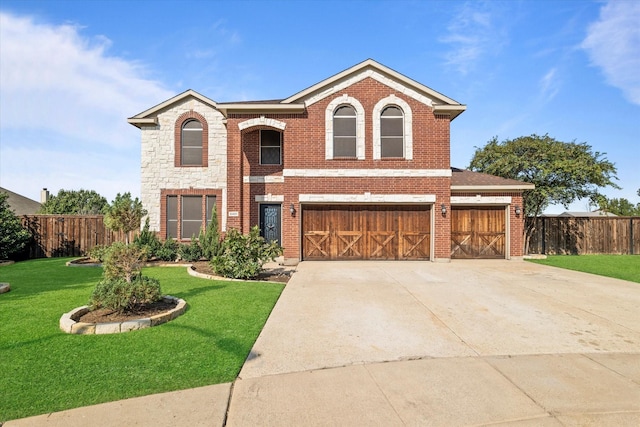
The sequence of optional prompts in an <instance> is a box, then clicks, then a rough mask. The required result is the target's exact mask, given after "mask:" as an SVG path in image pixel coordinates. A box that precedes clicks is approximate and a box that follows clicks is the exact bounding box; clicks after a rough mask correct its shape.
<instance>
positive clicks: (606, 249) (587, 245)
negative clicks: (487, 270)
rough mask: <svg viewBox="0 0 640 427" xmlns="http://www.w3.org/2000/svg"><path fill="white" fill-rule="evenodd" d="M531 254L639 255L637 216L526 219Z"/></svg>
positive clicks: (639, 233)
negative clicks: (531, 228) (533, 227)
mask: <svg viewBox="0 0 640 427" xmlns="http://www.w3.org/2000/svg"><path fill="white" fill-rule="evenodd" d="M526 221H527V226H529V225H531V223H532V222H533V223H534V225H535V230H534V232H533V234H532V235H531V240H530V241H529V253H531V254H549V255H555V254H557V255H562V254H577V255H585V254H635V255H638V254H640V217H637V216H636V217H605V216H603V217H582V218H581V217H538V218H527V220H526Z"/></svg>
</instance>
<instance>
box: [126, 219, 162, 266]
mask: <svg viewBox="0 0 640 427" xmlns="http://www.w3.org/2000/svg"><path fill="white" fill-rule="evenodd" d="M149 228H150V227H149V217H147V219H146V220H145V222H144V227H143V228H142V231H141V232H140V234H137V235H136V237H134V238H133V244H134V245H136V246H138V247H139V248H141V249H144V251H145V252H146V254H147V257H149V258H154V257H157V256H158V250H160V248H161V247H162V242H160V239H159V238H158V236H157V235H156V233H155V232H153V231H151V230H149Z"/></svg>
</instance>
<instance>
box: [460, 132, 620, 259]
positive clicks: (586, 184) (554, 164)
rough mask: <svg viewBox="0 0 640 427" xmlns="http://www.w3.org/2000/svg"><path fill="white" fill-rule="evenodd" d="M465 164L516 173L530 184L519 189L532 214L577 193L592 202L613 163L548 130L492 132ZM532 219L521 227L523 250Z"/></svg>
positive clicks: (608, 180) (607, 182) (608, 181)
mask: <svg viewBox="0 0 640 427" xmlns="http://www.w3.org/2000/svg"><path fill="white" fill-rule="evenodd" d="M469 169H471V170H473V171H476V172H484V173H488V174H491V175H496V176H500V177H503V178H510V179H517V180H520V181H524V182H529V183H532V184H535V186H536V187H535V189H533V190H527V191H525V192H524V193H523V199H524V209H525V214H526V216H532V217H536V216H539V215H540V214H541V213H542V211H543V210H544V209H545V208H546V207H547V206H549V205H550V204H558V203H559V204H562V205H563V206H564V207H565V208H568V207H569V204H570V203H572V202H574V201H575V200H578V199H584V198H589V199H591V200H592V201H594V202H596V201H597V200H598V198H599V197H600V194H599V192H598V190H599V189H600V188H603V187H607V186H611V187H613V188H619V187H618V186H617V185H616V184H615V183H614V182H613V180H614V179H616V180H617V179H618V178H617V176H616V172H617V170H616V167H615V165H614V164H613V163H611V162H610V161H608V160H607V159H606V158H605V157H604V153H599V152H597V151H596V152H593V151H592V149H591V146H590V145H588V144H586V143H576V142H562V141H557V140H556V139H554V138H551V137H550V136H549V135H543V136H539V135H535V134H533V135H531V136H522V137H519V138H515V139H507V140H504V141H502V142H499V141H498V138H496V137H494V138H493V139H491V140H490V141H489V142H488V143H487V144H486V145H485V146H484V147H482V148H476V151H475V153H474V155H473V158H472V159H471V163H470V165H469ZM534 227H535V222H534V221H531V222H529V223H528V225H527V227H526V230H525V248H524V249H525V253H527V252H528V249H529V239H530V237H531V235H532V234H533V231H534Z"/></svg>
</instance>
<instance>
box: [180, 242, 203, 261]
mask: <svg viewBox="0 0 640 427" xmlns="http://www.w3.org/2000/svg"><path fill="white" fill-rule="evenodd" d="M178 255H180V258H181V259H182V260H184V261H187V262H195V261H199V260H200V258H202V247H201V246H200V242H199V241H198V239H196V236H192V237H191V243H182V244H180V246H179V247H178Z"/></svg>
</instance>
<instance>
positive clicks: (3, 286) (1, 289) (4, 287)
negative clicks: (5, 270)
mask: <svg viewBox="0 0 640 427" xmlns="http://www.w3.org/2000/svg"><path fill="white" fill-rule="evenodd" d="M10 290H11V285H10V284H8V283H0V294H4V293H5V292H9V291H10Z"/></svg>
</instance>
